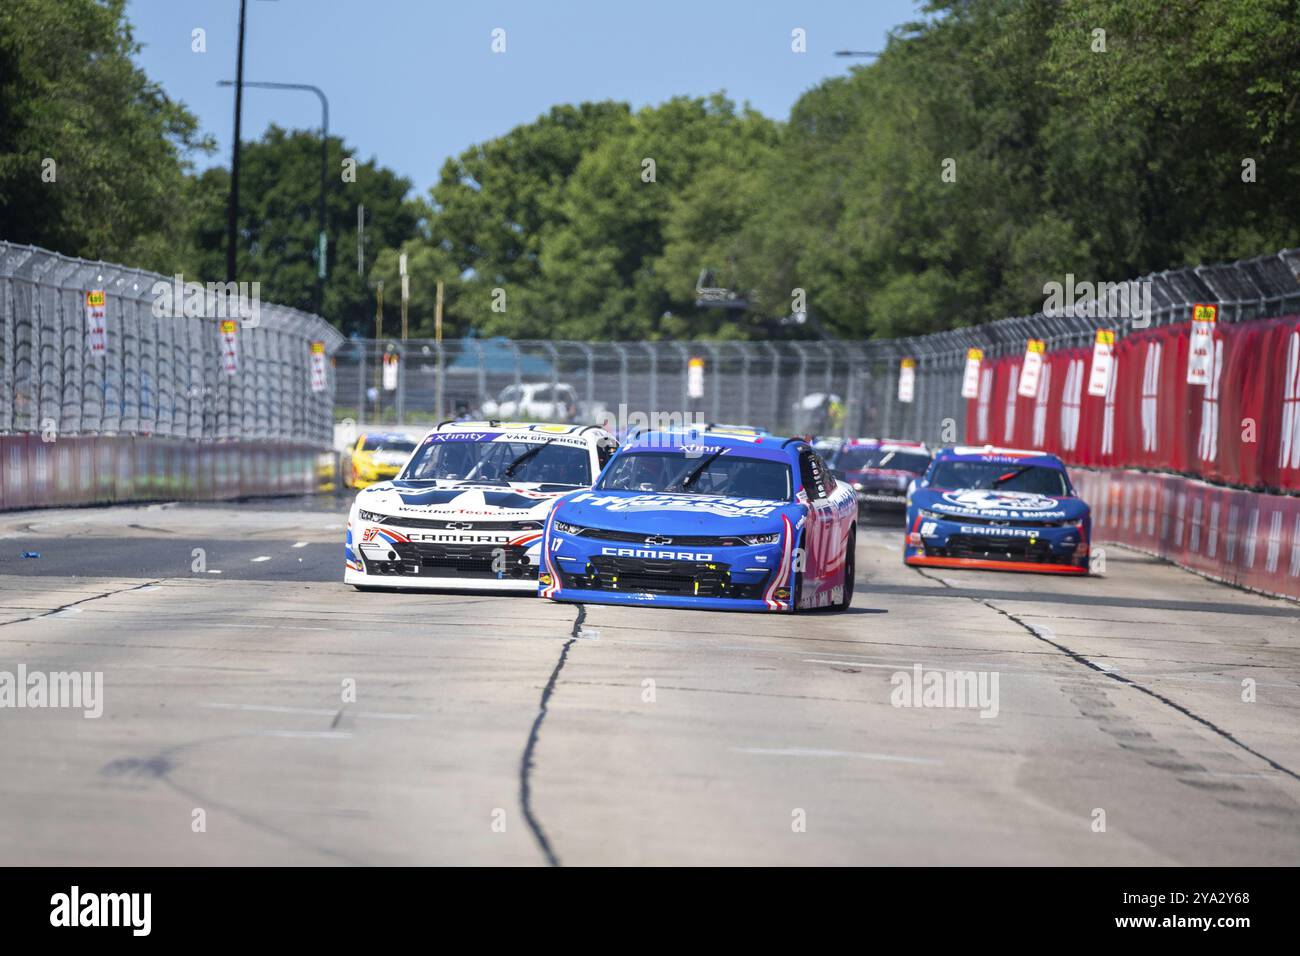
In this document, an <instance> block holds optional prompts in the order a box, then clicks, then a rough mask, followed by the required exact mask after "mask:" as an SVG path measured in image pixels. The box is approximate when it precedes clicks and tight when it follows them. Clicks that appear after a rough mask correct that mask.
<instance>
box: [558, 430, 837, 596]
mask: <svg viewBox="0 0 1300 956" xmlns="http://www.w3.org/2000/svg"><path fill="white" fill-rule="evenodd" d="M856 516H857V504H856V501H855V499H854V494H853V489H852V488H850V487H849V486H848V485H846V484H844V483H843V482H841V481H837V480H836V479H835V478H834V476H832V475H831V473H830V469H829V468H827V466H826V464H825V462H823V461H822V459H821V457H820V456H818V455H817V453H816V452H814V451H813V449H812V448H811V447H810V446H809V445H808V444H807V443H806V442H804V441H802V440H799V439H794V438H787V439H781V438H774V437H770V436H764V435H752V434H724V433H715V432H708V431H691V432H685V431H683V432H650V433H648V434H645V435H639V436H637V437H635V438H633V439H631V440H629V441H628V443H627V444H625V445H624V446H623V447H622V448H621V449H619V451H618V452H617V453H616V454H615V455H614V457H613V458H612V459H611V460H610V462H609V464H608V465H606V467H605V469H604V471H602V472H601V475H600V478H599V480H598V481H597V482H596V484H595V486H594V487H593V488H592V489H591V490H589V491H582V492H577V493H574V494H568V495H565V496H564V497H562V498H560V499H559V500H558V502H557V503H556V505H555V507H554V509H553V510H552V511H551V514H550V517H549V518H548V519H547V522H546V532H545V537H544V538H543V542H542V556H543V561H544V562H545V563H544V566H543V568H542V573H541V574H540V575H539V578H538V581H539V588H538V593H539V594H540V595H541V596H542V597H548V598H552V599H554V600H557V601H587V602H593V603H597V604H638V605H650V606H652V607H653V606H658V607H704V608H713V609H717V610H737V611H793V610H798V609H800V608H811V607H838V608H847V607H848V606H849V602H850V601H851V600H852V597H853V567H854V560H853V552H854V547H855V537H856Z"/></svg>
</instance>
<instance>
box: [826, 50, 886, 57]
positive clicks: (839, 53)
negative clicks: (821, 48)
mask: <svg viewBox="0 0 1300 956" xmlns="http://www.w3.org/2000/svg"><path fill="white" fill-rule="evenodd" d="M835 55H836V56H880V53H878V52H877V51H875V50H836V51H835Z"/></svg>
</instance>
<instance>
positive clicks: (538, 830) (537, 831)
mask: <svg viewBox="0 0 1300 956" xmlns="http://www.w3.org/2000/svg"><path fill="white" fill-rule="evenodd" d="M586 619H587V606H586V605H585V604H579V605H578V616H577V618H576V619H575V620H574V622H573V628H572V629H571V630H570V631H569V639H568V640H567V641H565V642H564V646H563V647H562V648H560V657H559V660H557V661H556V662H555V667H554V668H553V669H552V670H551V676H550V678H549V679H548V680H547V681H546V686H545V687H543V688H542V699H541V700H540V701H539V702H538V705H537V716H536V717H535V718H534V719H533V728H532V730H531V731H529V734H528V743H527V744H526V745H525V746H524V755H523V757H522V758H521V759H520V761H519V805H520V807H521V809H522V810H523V814H524V821H525V822H526V823H527V824H528V829H529V831H530V832H531V833H532V835H533V839H534V840H536V841H537V846H538V848H539V849H540V850H541V851H542V856H543V857H545V858H546V865H547V866H559V865H560V858H559V857H557V856H556V855H555V851H554V850H553V849H552V848H551V841H550V840H548V839H547V838H546V832H545V831H544V830H543V829H542V825H541V823H540V822H539V821H538V819H537V816H536V814H534V813H533V805H532V786H531V784H530V782H529V777H530V775H531V773H532V770H533V755H534V754H535V753H536V752H537V740H538V737H539V735H540V734H541V730H542V721H544V720H546V714H547V711H548V709H549V706H550V701H551V695H552V694H554V693H555V684H556V682H557V681H558V680H559V677H560V671H561V670H563V669H564V664H565V662H566V661H567V660H568V659H569V648H571V647H572V646H573V645H574V642H575V641H577V640H578V635H579V634H580V633H581V632H582V622H583V621H585V620H586Z"/></svg>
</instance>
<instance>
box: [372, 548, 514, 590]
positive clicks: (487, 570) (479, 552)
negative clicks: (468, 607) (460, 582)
mask: <svg viewBox="0 0 1300 956" xmlns="http://www.w3.org/2000/svg"><path fill="white" fill-rule="evenodd" d="M392 548H393V550H394V551H395V552H396V553H397V560H396V561H371V560H367V561H366V570H367V571H368V572H370V573H373V574H392V575H411V576H420V577H435V578H436V577H444V578H445V577H459V578H480V579H484V580H496V579H497V578H498V577H500V578H513V579H518V580H534V581H535V580H537V566H536V565H535V564H528V563H525V561H524V558H525V549H524V548H519V547H514V548H510V547H505V546H502V545H491V544H431V543H428V542H423V541H421V542H418V543H409V544H406V543H402V544H394V545H393V546H392ZM498 549H499V550H500V551H501V552H503V558H504V564H503V565H501V567H502V570H501V573H500V574H498V573H497V570H496V567H494V563H498V562H497V552H498Z"/></svg>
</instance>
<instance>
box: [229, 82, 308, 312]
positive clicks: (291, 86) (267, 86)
mask: <svg viewBox="0 0 1300 956" xmlns="http://www.w3.org/2000/svg"><path fill="white" fill-rule="evenodd" d="M217 85H218V86H235V87H236V92H235V99H236V101H238V99H239V92H238V85H239V81H238V80H236V81H235V82H234V83H232V82H231V81H230V80H218V81H217ZM243 85H244V86H255V87H257V88H258V89H263V90H306V91H308V92H310V93H315V94H316V96H317V97H319V98H320V202H319V206H318V210H317V217H318V219H319V220H320V223H319V230H320V231H319V232H318V233H317V235H316V258H317V261H316V313H317V314H318V315H319V314H320V312H321V310H322V308H323V307H324V302H325V244H326V239H325V235H326V234H325V190H326V184H327V183H328V182H329V143H330V101H329V100H328V99H327V98H326V96H325V91H324V90H322V89H321V88H320V87H319V86H312V85H311V84H310V83H253V82H251V81H250V82H248V83H244V84H243ZM235 128H236V129H238V128H239V127H238V121H236V127H235ZM236 135H238V134H236ZM236 155H238V154H236Z"/></svg>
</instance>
